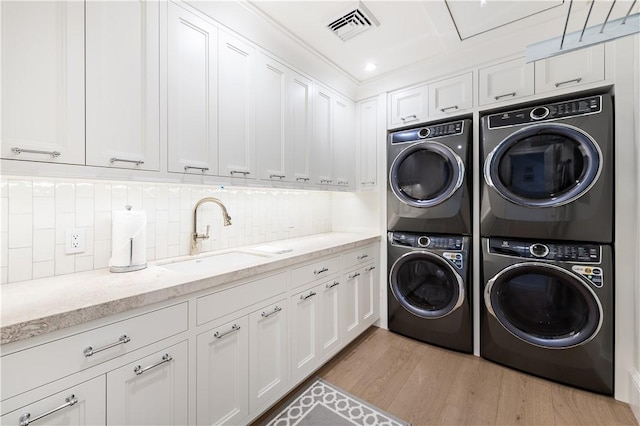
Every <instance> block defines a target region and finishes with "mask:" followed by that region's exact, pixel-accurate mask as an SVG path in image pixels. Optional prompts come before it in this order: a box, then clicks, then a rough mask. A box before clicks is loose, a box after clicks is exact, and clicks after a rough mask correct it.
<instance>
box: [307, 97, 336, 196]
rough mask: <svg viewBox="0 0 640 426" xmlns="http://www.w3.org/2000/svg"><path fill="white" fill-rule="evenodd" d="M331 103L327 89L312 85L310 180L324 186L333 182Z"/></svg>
mask: <svg viewBox="0 0 640 426" xmlns="http://www.w3.org/2000/svg"><path fill="white" fill-rule="evenodd" d="M332 101H333V99H332V94H331V93H330V92H329V91H328V90H327V89H325V88H323V87H321V86H319V85H317V84H315V85H314V90H313V142H312V145H311V158H312V159H313V162H312V164H311V172H312V177H311V180H312V181H313V183H319V184H325V185H327V184H331V183H332V182H333V137H332V136H333V135H332V132H331V126H332V123H331V122H332V112H333V106H332Z"/></svg>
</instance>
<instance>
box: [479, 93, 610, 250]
mask: <svg viewBox="0 0 640 426" xmlns="http://www.w3.org/2000/svg"><path fill="white" fill-rule="evenodd" d="M481 121H482V126H481V136H482V154H481V158H482V159H483V160H484V167H483V173H484V179H482V180H481V185H482V188H481V207H480V214H481V218H480V233H481V235H483V236H487V237H490V236H498V237H515V238H540V239H552V240H565V241H591V242H600V243H611V242H612V241H613V217H614V216H613V207H614V204H613V201H614V200H613V193H614V186H613V179H614V171H613V153H614V152H613V142H614V141H613V107H612V100H611V97H610V96H609V95H607V94H604V95H597V96H589V97H583V98H580V99H571V100H569V101H564V102H549V103H545V104H540V105H536V106H531V107H527V108H519V109H514V110H510V111H505V112H500V113H494V114H490V115H486V116H484V117H482V120H481Z"/></svg>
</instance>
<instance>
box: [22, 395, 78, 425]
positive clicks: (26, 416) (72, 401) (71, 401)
mask: <svg viewBox="0 0 640 426" xmlns="http://www.w3.org/2000/svg"><path fill="white" fill-rule="evenodd" d="M64 401H65V403H64V404H62V405H61V406H59V407H56V408H54V409H53V410H49V411H47V412H46V413H43V414H40V415H39V416H35V417H34V418H31V413H23V414H22V415H21V416H20V418H19V419H18V422H19V425H20V426H27V425H30V424H31V423H33V422H37V421H38V420H40V419H43V418H44V417H47V416H49V415H51V414H53V413H55V412H58V411H60V410H62V409H64V408H67V407H71V406H73V405H76V404H77V403H78V398H76V396H75V395H74V394H71V395H69V396H67V397H66V398H65V399H64Z"/></svg>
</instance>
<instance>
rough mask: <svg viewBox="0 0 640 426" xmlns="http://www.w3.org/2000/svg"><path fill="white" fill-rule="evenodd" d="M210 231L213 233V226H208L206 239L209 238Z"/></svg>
mask: <svg viewBox="0 0 640 426" xmlns="http://www.w3.org/2000/svg"><path fill="white" fill-rule="evenodd" d="M210 231H211V225H207V233H206V234H205V235H204V237H205V238H209V232H210Z"/></svg>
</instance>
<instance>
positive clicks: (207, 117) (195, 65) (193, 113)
mask: <svg viewBox="0 0 640 426" xmlns="http://www.w3.org/2000/svg"><path fill="white" fill-rule="evenodd" d="M168 7H169V34H168V60H167V62H168V123H167V124H168V142H167V143H168V155H167V157H168V169H169V171H170V172H177V173H195V174H207V175H216V174H218V82H217V78H218V73H217V60H218V58H217V49H218V41H217V31H218V30H217V28H216V27H215V26H213V24H211V23H210V22H208V21H205V20H203V19H201V18H199V17H198V16H196V15H194V14H193V13H191V12H189V11H187V10H185V9H183V8H181V7H180V6H178V5H176V4H175V3H172V2H169V5H168Z"/></svg>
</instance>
